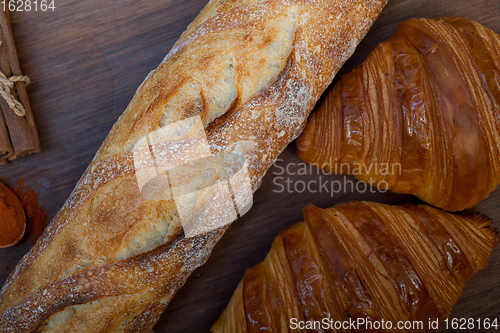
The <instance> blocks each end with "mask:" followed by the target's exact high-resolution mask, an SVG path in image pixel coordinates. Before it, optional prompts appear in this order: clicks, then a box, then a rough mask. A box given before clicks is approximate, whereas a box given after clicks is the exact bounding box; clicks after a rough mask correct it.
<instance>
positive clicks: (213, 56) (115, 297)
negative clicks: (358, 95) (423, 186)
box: [0, 0, 386, 333]
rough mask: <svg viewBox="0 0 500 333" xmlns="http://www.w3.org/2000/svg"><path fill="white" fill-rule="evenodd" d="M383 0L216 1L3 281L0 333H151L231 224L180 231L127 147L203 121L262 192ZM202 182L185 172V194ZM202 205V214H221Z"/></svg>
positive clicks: (213, 141) (213, 144) (173, 212)
mask: <svg viewBox="0 0 500 333" xmlns="http://www.w3.org/2000/svg"><path fill="white" fill-rule="evenodd" d="M385 3H386V0H371V1H365V0H363V1H361V0H335V1H332V0H329V1H327V0H322V1H307V0H300V1H244V0H242V1H220V0H217V1H211V2H210V3H209V4H208V5H207V7H206V8H205V9H204V10H203V11H202V13H201V14H200V15H199V16H198V18H197V19H196V20H195V21H194V22H193V23H192V24H191V25H190V26H189V27H188V30H187V31H186V32H185V33H184V34H183V35H182V36H181V38H180V40H179V41H178V42H177V43H176V44H175V46H174V48H173V49H172V50H171V52H170V53H169V54H168V55H167V56H166V58H165V60H164V61H163V62H162V64H161V65H160V66H159V67H158V68H157V69H156V70H154V71H153V72H152V73H151V74H150V75H149V76H148V78H147V79H146V80H145V81H144V83H143V84H142V85H141V86H140V87H139V89H138V91H137V93H136V95H135V96H134V98H133V99H132V101H131V102H130V104H129V106H128V108H127V110H126V111H125V112H124V114H123V115H122V116H121V117H120V119H119V120H118V121H117V123H116V124H115V125H114V126H113V129H112V130H111V132H110V134H109V135H108V137H107V138H106V140H105V142H104V143H103V145H102V147H101V148H100V150H99V152H98V153H97V155H96V157H95V158H94V160H93V161H92V162H91V164H90V166H89V167H88V169H87V170H86V172H85V174H84V175H83V177H82V178H81V180H80V181H79V183H78V185H77V187H76V188H75V190H74V191H73V193H72V194H71V196H70V198H69V199H68V201H67V202H66V203H65V205H64V206H63V207H62V209H61V211H60V212H59V213H58V214H57V216H56V217H55V218H54V220H53V221H52V223H51V224H50V226H49V227H48V228H47V230H46V232H45V233H44V235H43V237H42V238H41V239H40V241H39V242H38V243H37V244H36V245H35V247H34V248H33V249H32V250H31V251H30V253H29V254H27V255H26V256H25V257H24V258H23V260H22V261H21V263H20V264H19V265H18V266H17V268H16V270H15V271H14V273H13V274H12V275H11V276H10V278H9V280H8V281H7V283H6V284H5V286H4V287H3V289H2V293H1V295H0V331H2V332H34V331H39V332H74V331H78V332H93V333H95V332H111V331H112V332H147V331H148V330H149V329H151V327H152V326H153V325H154V323H155V322H156V320H157V318H158V317H159V316H160V315H161V313H162V312H163V310H164V309H165V307H166V306H167V305H168V303H169V301H170V300H171V298H172V297H173V295H174V294H175V292H176V291H177V290H178V289H179V288H180V287H181V286H182V285H183V284H184V282H185V281H186V279H187V277H188V276H189V274H190V273H191V272H192V271H193V270H194V269H195V268H196V267H198V266H200V265H201V264H203V263H204V262H205V261H206V259H207V258H208V256H209V254H210V252H211V250H212V248H213V246H214V245H215V243H216V242H217V241H218V239H219V238H220V237H221V236H222V234H223V233H224V231H225V229H226V228H227V225H226V226H224V227H221V228H219V229H216V230H212V231H209V232H207V233H204V234H201V235H198V236H195V237H190V238H187V237H185V235H184V233H183V228H182V225H181V222H180V219H179V213H178V210H177V206H176V203H175V202H174V201H173V200H172V198H167V197H161V198H155V200H148V199H146V198H145V197H143V196H142V195H141V192H140V190H139V188H138V181H137V179H136V173H135V172H136V169H135V168H136V167H137V165H135V164H134V162H135V161H134V151H133V150H134V147H136V145H137V144H138V142H140V140H144V138H146V136H147V135H149V133H154V132H155V131H157V130H158V129H159V128H160V127H164V126H168V125H169V124H172V123H175V122H177V121H181V120H184V119H186V118H189V117H193V116H200V118H201V120H202V121H203V125H204V126H205V130H206V132H207V139H208V143H209V144H210V152H211V153H212V154H218V153H226V154H228V153H236V154H239V155H242V156H244V157H245V158H246V161H247V162H248V167H249V177H250V180H251V185H252V189H253V190H256V189H257V188H258V187H259V184H260V182H261V179H262V177H263V176H264V174H265V172H266V170H267V169H268V168H269V166H270V165H271V164H272V163H273V162H274V160H275V159H276V157H277V156H278V155H279V153H280V152H281V151H282V150H283V149H284V148H285V146H286V145H287V144H288V143H289V142H290V141H291V140H292V139H293V138H295V137H296V136H297V135H298V134H299V133H300V131H301V129H302V128H303V125H304V122H305V119H306V117H307V115H308V113H309V112H310V111H311V109H312V108H313V106H314V104H315V102H316V101H317V99H318V98H319V96H320V94H321V93H322V92H323V91H324V89H325V88H326V87H327V86H328V84H329V83H330V82H331V80H332V79H333V76H334V74H335V73H336V72H337V71H338V69H339V68H340V67H341V65H342V64H343V62H344V61H345V60H346V59H347V58H348V57H349V56H350V55H351V54H352V52H353V51H354V48H355V47H356V45H357V44H358V42H359V41H360V40H361V38H363V36H364V35H365V34H366V32H367V30H368V29H369V27H370V26H371V24H372V23H373V21H374V20H375V18H376V17H377V15H378V14H379V12H380V11H381V10H382V8H383V6H384V5H385ZM189 140H191V141H190V142H191V143H193V144H194V142H195V141H196V140H195V138H194V137H190V139H189ZM189 140H188V141H189ZM248 142H251V143H253V145H251V144H248ZM152 149H154V147H153V148H152ZM146 164H147V163H146ZM216 176H218V175H216ZM198 185H199V184H198V183H197V182H196V181H195V180H191V179H187V180H186V184H185V190H190V189H193V188H196V187H197V186H198ZM206 192H207V193H208V194H207V195H213V196H214V197H215V196H216V195H217V193H214V191H212V190H211V189H208V190H206ZM203 193H205V192H203ZM197 207H198V206H197ZM233 208H234V207H233ZM198 209H199V211H200V212H202V213H203V214H205V215H206V216H207V220H210V219H217V218H218V216H219V215H220V214H223V213H225V212H224V211H221V210H219V211H217V207H215V208H214V207H208V206H207V205H203V204H200V205H199V207H198V208H197V210H198Z"/></svg>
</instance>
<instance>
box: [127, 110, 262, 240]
mask: <svg viewBox="0 0 500 333" xmlns="http://www.w3.org/2000/svg"><path fill="white" fill-rule="evenodd" d="M248 144H249V143H247V145H248ZM133 155H134V167H135V173H136V177H137V184H138V186H139V191H140V193H141V195H142V196H143V197H144V198H146V199H148V200H166V201H169V200H174V201H175V204H176V206H177V211H178V213H179V217H180V220H181V223H182V226H183V228H184V234H185V236H186V238H190V237H194V236H197V235H200V234H204V233H207V232H210V231H212V230H215V229H218V228H220V227H223V226H225V225H227V224H230V223H231V222H233V221H234V220H235V219H237V217H238V215H239V216H242V215H244V214H245V213H246V212H247V211H248V210H249V209H250V207H251V206H252V203H253V192H252V187H251V183H250V175H249V172H248V161H247V160H246V159H245V157H244V156H243V155H240V154H238V153H220V154H217V155H214V154H212V151H211V149H210V145H209V142H208V139H207V135H206V133H205V130H204V127H203V122H202V120H201V117H200V116H196V117H191V118H187V119H184V120H181V121H178V122H175V123H173V124H170V125H167V126H164V127H162V128H160V129H158V130H156V131H154V132H152V133H149V134H148V135H146V136H144V137H143V138H142V139H141V140H139V141H138V142H137V143H136V145H135V146H134V150H133Z"/></svg>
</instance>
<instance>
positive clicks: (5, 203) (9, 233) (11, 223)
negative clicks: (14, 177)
mask: <svg viewBox="0 0 500 333" xmlns="http://www.w3.org/2000/svg"><path fill="white" fill-rule="evenodd" d="M25 228H26V218H25V214H24V210H23V207H22V205H21V203H20V202H19V200H18V199H17V198H16V196H15V195H14V193H12V191H11V190H9V188H8V187H7V186H5V185H4V184H3V183H1V182H0V248H3V247H9V246H12V245H14V244H16V243H18V242H19V241H20V240H21V239H22V238H23V235H24V231H25Z"/></svg>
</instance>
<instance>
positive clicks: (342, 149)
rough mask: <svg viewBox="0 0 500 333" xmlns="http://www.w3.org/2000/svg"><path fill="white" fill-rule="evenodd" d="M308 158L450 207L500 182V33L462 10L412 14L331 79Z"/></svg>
mask: <svg viewBox="0 0 500 333" xmlns="http://www.w3.org/2000/svg"><path fill="white" fill-rule="evenodd" d="M297 152H298V154H299V156H300V157H301V158H302V160H304V161H305V162H307V163H314V164H316V165H318V166H319V167H322V168H324V169H325V170H327V171H329V172H334V173H344V174H350V175H354V176H356V177H357V178H358V179H360V180H363V181H365V182H370V184H374V185H377V186H379V187H382V188H385V189H389V190H392V191H394V192H396V193H404V194H413V195H416V196H417V197H419V198H420V199H422V200H423V201H425V202H427V203H429V204H431V205H433V206H436V207H440V208H443V209H446V210H449V211H460V210H463V209H466V208H470V207H472V206H474V205H475V204H477V203H478V202H479V201H481V200H483V199H485V198H486V197H487V196H488V195H489V194H490V193H491V192H492V191H493V190H494V189H495V188H496V187H497V186H498V184H499V183H500V38H499V35H498V34H497V33H495V32H494V31H492V30H490V29H488V28H486V27H484V26H482V25H481V24H479V23H476V22H473V21H469V20H466V19H463V18H442V19H439V20H431V19H411V20H409V21H406V22H404V23H403V24H401V26H400V28H399V30H398V32H397V34H396V35H395V36H394V37H392V38H391V39H389V40H387V41H386V42H383V43H381V44H379V45H378V46H377V47H376V48H375V50H374V51H373V52H372V53H371V54H370V55H369V56H368V58H367V59H366V61H365V62H364V63H363V64H362V65H360V66H358V67H357V68H355V69H354V70H353V71H351V72H350V73H348V74H346V75H344V76H343V77H342V79H341V80H339V82H337V84H336V85H335V86H333V87H332V88H331V90H330V91H329V93H328V94H327V95H326V96H325V98H324V100H323V102H322V103H320V104H319V106H318V107H317V109H316V112H315V113H313V115H312V116H311V117H310V118H309V122H308V125H307V127H306V129H305V131H304V132H303V134H302V136H301V137H299V138H298V140H297Z"/></svg>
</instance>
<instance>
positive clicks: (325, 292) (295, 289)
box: [212, 202, 499, 333]
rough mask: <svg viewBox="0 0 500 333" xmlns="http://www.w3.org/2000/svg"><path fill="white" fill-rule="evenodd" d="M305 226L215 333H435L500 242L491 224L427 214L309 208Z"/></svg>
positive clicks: (275, 251) (252, 274) (280, 240)
mask: <svg viewBox="0 0 500 333" xmlns="http://www.w3.org/2000/svg"><path fill="white" fill-rule="evenodd" d="M304 219H305V222H300V223H297V224H295V225H293V226H291V227H289V228H288V229H285V230H283V231H281V233H280V234H279V236H278V237H277V238H276V239H275V241H274V243H273V245H272V247H271V250H270V252H269V254H268V255H267V257H266V259H265V261H264V262H262V263H260V264H258V265H257V266H255V267H253V268H250V269H248V270H247V271H246V272H245V275H244V277H243V280H242V281H241V282H240V284H239V285H238V287H237V289H236V291H235V292H234V294H233V296H232V298H231V301H230V302H229V305H228V306H227V308H226V309H225V310H224V312H223V313H222V315H221V316H220V317H219V319H218V320H217V322H216V323H215V324H214V326H213V327H212V332H216V333H221V332H230V333H244V332H257V331H259V332H263V331H266V332H306V331H307V332H312V331H314V332H318V331H321V329H322V330H323V332H331V331H345V332H350V331H351V330H352V329H356V330H358V329H359V330H363V331H374V330H376V328H377V327H376V326H377V325H381V323H382V322H383V323H385V330H384V329H382V330H381V331H394V329H396V330H397V331H398V332H417V331H418V332H423V331H433V328H437V327H436V325H437V324H438V323H439V320H443V319H444V318H446V317H447V316H448V315H449V314H450V312H451V309H452V307H453V306H454V304H455V303H456V301H457V300H458V298H459V296H460V294H461V292H462V289H463V287H464V286H465V285H466V284H467V283H468V282H469V281H470V279H471V278H472V276H473V275H474V274H475V273H477V272H478V271H480V270H482V269H484V268H485V267H486V266H487V262H488V259H489V256H490V254H491V252H492V250H493V247H494V246H495V245H496V244H497V243H498V241H499V237H498V230H497V229H493V228H489V225H490V223H491V220H490V219H489V218H488V217H486V216H485V215H482V214H473V215H468V216H459V215H454V214H452V213H448V212H445V211H442V210H439V209H436V208H433V207H430V206H427V205H418V206H417V205H401V206H388V205H384V204H378V203H372V202H350V203H346V204H339V205H337V206H334V207H332V208H328V209H320V208H317V207H314V206H312V205H309V206H307V207H305V209H304ZM349 323H356V324H354V325H352V324H351V325H349ZM377 323H378V324H377ZM389 323H390V324H389ZM399 323H406V325H407V327H406V328H403V329H400V328H398V327H397V325H398V324H399ZM408 323H411V325H412V328H411V329H408V326H409V324H408ZM358 324H359V325H358ZM339 325H340V326H343V327H341V329H339ZM390 325H393V326H392V330H391V329H390V328H391V326H390ZM400 325H401V324H400ZM348 326H350V327H348ZM306 328H307V329H306ZM379 328H382V326H379ZM342 329H343V330H342Z"/></svg>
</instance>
